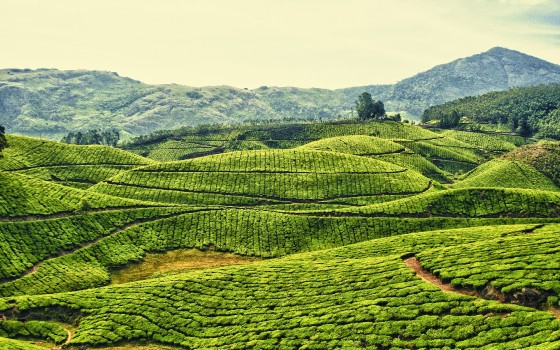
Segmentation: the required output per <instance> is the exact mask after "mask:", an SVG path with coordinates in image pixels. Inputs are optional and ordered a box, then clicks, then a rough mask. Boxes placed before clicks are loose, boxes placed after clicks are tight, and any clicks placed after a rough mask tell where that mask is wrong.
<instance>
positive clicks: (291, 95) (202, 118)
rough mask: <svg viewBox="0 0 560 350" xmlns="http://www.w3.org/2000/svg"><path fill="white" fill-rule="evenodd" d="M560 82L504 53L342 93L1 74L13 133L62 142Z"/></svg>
mask: <svg viewBox="0 0 560 350" xmlns="http://www.w3.org/2000/svg"><path fill="white" fill-rule="evenodd" d="M558 82H560V66H559V65H556V64H553V63H550V62H547V61H543V60H541V59H538V58H536V57H532V56H529V55H526V54H523V53H521V52H517V51H513V50H508V49H504V48H500V47H496V48H493V49H491V50H489V51H486V52H484V53H481V54H477V55H474V56H470V57H467V58H461V59H458V60H455V61H453V62H450V63H446V64H442V65H439V66H436V67H434V68H432V69H430V70H428V71H426V72H423V73H420V74H417V75H415V76H413V77H410V78H407V79H404V80H402V81H400V82H398V83H396V84H394V85H369V86H361V87H351V88H345V89H339V90H328V89H303V88H295V87H266V86H263V87H260V88H257V89H254V90H247V89H239V88H235V87H230V86H214V87H187V86H181V85H175V84H169V85H148V84H144V83H141V82H139V81H137V80H133V79H130V78H124V77H120V76H119V75H118V74H116V73H111V72H101V71H85V70H84V71H60V70H55V69H38V70H29V69H4V70H0V125H4V126H5V127H6V129H7V132H9V133H20V134H25V135H32V136H40V137H46V138H55V139H57V138H60V137H62V135H64V134H66V133H68V132H70V131H79V130H85V129H92V128H101V129H106V128H115V129H118V130H120V131H121V132H123V133H124V134H134V135H138V134H146V133H150V132H152V131H155V130H160V129H174V128H177V127H181V126H185V125H199V124H206V123H236V122H241V121H246V120H254V119H282V118H296V119H300V118H316V119H318V118H322V119H334V118H337V117H339V116H346V115H348V114H349V113H350V108H351V107H352V106H353V105H354V101H355V100H356V98H357V96H358V95H359V94H360V93H362V92H364V91H367V92H369V93H371V94H372V96H373V97H374V98H375V99H378V100H382V101H384V103H385V106H386V109H387V110H388V111H403V112H408V113H410V114H412V115H415V116H419V115H421V114H422V112H423V111H424V110H425V109H426V108H428V107H429V106H432V105H437V104H441V103H444V102H447V101H450V100H453V99H456V98H459V97H464V96H469V95H478V94H482V93H486V92H489V91H497V90H505V89H508V88H511V87H516V86H531V85H538V84H545V83H558Z"/></svg>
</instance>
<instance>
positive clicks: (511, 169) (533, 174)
mask: <svg viewBox="0 0 560 350" xmlns="http://www.w3.org/2000/svg"><path fill="white" fill-rule="evenodd" d="M453 187H456V188H465V187H512V188H528V189H535V190H544V191H558V187H556V185H554V183H553V182H552V181H551V180H550V179H549V178H547V177H546V176H544V175H543V174H542V173H540V172H538V171H537V170H536V169H535V168H533V167H532V166H530V165H528V164H526V163H522V162H520V161H511V160H501V159H493V160H491V161H489V162H486V163H484V164H482V165H480V166H479V167H477V168H476V169H475V170H473V171H472V172H471V173H469V174H468V175H467V177H465V179H463V180H462V181H460V182H458V183H457V184H454V185H453Z"/></svg>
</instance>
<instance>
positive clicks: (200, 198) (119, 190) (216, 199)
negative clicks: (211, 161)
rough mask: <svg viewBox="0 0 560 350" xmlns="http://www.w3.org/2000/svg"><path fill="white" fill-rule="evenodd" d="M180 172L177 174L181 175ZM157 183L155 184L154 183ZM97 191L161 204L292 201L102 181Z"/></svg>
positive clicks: (263, 203) (260, 203)
mask: <svg viewBox="0 0 560 350" xmlns="http://www.w3.org/2000/svg"><path fill="white" fill-rule="evenodd" d="M179 174H180V173H178V174H177V176H179ZM154 185H155V184H154ZM93 190H94V191H96V193H99V194H101V193H104V192H107V193H111V194H112V195H114V196H118V197H122V198H134V199H135V200H142V201H155V202H158V203H160V205H165V203H168V204H177V203H180V204H185V205H197V206H199V205H223V206H257V205H273V204H279V203H292V202H289V201H287V200H279V199H272V198H270V197H267V198H261V197H258V196H256V197H254V196H251V195H248V194H243V193H242V194H238V195H236V194H233V193H230V194H227V193H209V192H203V193H197V192H189V191H185V190H174V189H172V190H166V189H160V188H144V187H137V185H134V184H122V185H121V184H119V183H114V182H111V183H101V184H98V185H96V186H95V188H94V189H93Z"/></svg>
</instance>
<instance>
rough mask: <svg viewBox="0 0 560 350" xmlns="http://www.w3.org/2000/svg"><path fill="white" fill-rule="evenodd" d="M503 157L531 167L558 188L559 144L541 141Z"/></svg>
mask: <svg viewBox="0 0 560 350" xmlns="http://www.w3.org/2000/svg"><path fill="white" fill-rule="evenodd" d="M503 157H504V158H505V159H510V160H516V161H521V162H524V163H526V164H529V165H531V166H532V167H534V168H535V169H537V170H538V171H540V172H541V173H543V174H545V175H546V176H547V177H548V178H550V179H551V180H552V181H553V182H554V183H555V184H556V185H557V186H560V143H558V142H545V141H541V142H538V143H535V144H530V145H526V146H523V147H519V148H517V149H515V150H513V151H511V152H508V153H506V154H504V155H503Z"/></svg>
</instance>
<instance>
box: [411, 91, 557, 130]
mask: <svg viewBox="0 0 560 350" xmlns="http://www.w3.org/2000/svg"><path fill="white" fill-rule="evenodd" d="M453 113H456V114H457V115H458V116H459V117H464V118H466V119H468V121H469V122H470V123H469V124H467V125H465V126H469V125H470V124H472V123H483V124H492V125H494V127H499V128H501V129H504V128H505V129H507V130H508V131H514V132H515V131H517V132H519V133H520V134H522V135H523V136H531V135H535V134H536V137H539V138H540V137H551V138H555V139H559V138H560V128H559V127H558V120H560V84H548V85H539V86H532V87H523V88H514V89H511V90H508V91H499V92H490V93H488V94H484V95H482V96H470V97H465V98H461V99H458V100H454V101H450V102H447V103H444V104H442V105H439V106H433V107H430V108H429V109H427V110H426V111H425V112H424V114H423V115H422V120H423V121H424V122H429V121H431V120H440V119H442V118H445V117H447V116H450V115H452V114H453ZM462 126H463V125H459V126H458V127H462Z"/></svg>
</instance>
